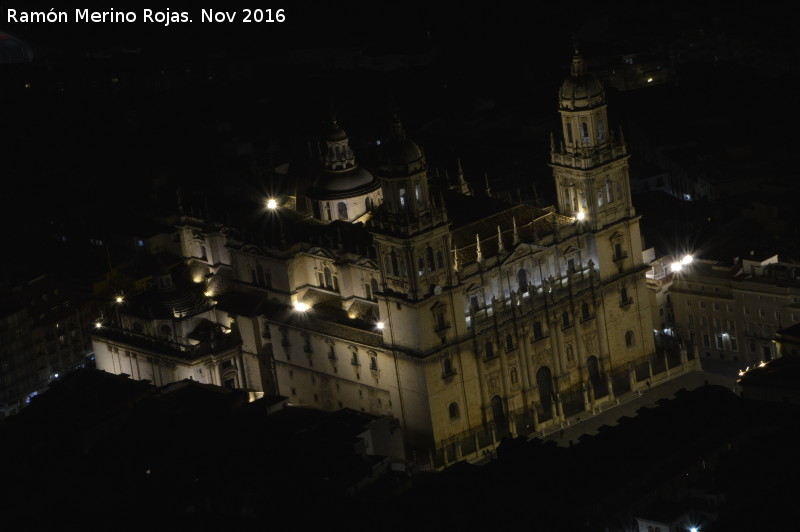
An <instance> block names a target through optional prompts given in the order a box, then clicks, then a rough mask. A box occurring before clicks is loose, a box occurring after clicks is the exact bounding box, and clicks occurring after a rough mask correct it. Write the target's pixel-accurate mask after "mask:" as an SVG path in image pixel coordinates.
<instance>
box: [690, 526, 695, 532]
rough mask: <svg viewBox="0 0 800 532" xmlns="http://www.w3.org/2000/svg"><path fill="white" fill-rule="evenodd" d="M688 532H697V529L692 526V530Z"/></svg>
mask: <svg viewBox="0 0 800 532" xmlns="http://www.w3.org/2000/svg"><path fill="white" fill-rule="evenodd" d="M689 532H697V527H696V526H693V527H692V528H690V529H689Z"/></svg>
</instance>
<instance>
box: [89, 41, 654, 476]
mask: <svg viewBox="0 0 800 532" xmlns="http://www.w3.org/2000/svg"><path fill="white" fill-rule="evenodd" d="M558 112H559V113H560V116H561V130H560V132H558V133H557V134H555V135H553V136H551V141H550V167H551V168H552V171H553V178H554V180H555V188H556V193H557V198H556V202H557V203H556V205H554V206H551V207H547V208H538V207H534V206H530V205H527V204H522V203H520V204H516V205H511V204H509V203H506V202H504V201H501V200H500V199H497V198H495V197H493V196H492V193H491V189H490V187H489V184H488V183H487V185H486V190H484V191H477V190H473V189H472V187H471V186H470V185H469V184H468V183H467V182H466V181H465V180H464V177H463V173H461V172H460V171H459V175H458V182H457V183H455V184H448V183H441V182H439V181H438V180H437V179H435V176H434V175H432V172H431V171H430V169H429V166H428V163H427V161H426V157H425V153H424V151H423V149H422V148H421V147H420V146H418V145H417V144H416V143H415V142H414V141H413V140H412V139H411V138H409V136H408V135H407V133H406V131H405V129H404V126H403V124H402V122H401V120H400V119H399V117H398V116H397V115H396V114H395V115H394V116H392V117H391V119H390V120H387V122H389V123H388V124H387V125H388V126H389V127H388V131H387V135H386V138H385V139H382V140H381V142H380V144H379V146H377V147H376V150H377V153H376V154H375V155H374V157H373V159H372V160H371V161H370V164H369V165H362V164H360V160H359V158H358V157H357V154H356V153H354V151H353V149H352V148H351V146H350V141H349V137H348V135H347V133H346V132H345V131H344V130H343V129H342V128H341V127H340V125H339V124H338V122H337V120H336V119H335V118H332V119H331V120H330V122H329V125H328V129H327V131H326V134H325V145H324V147H322V148H321V149H320V152H319V157H318V159H319V164H318V165H317V166H316V168H310V169H304V170H303V172H305V173H304V175H303V176H302V179H301V180H300V181H299V184H298V185H297V187H296V189H295V192H293V193H291V194H284V195H276V197H265V198H263V201H262V202H261V204H260V205H259V208H258V212H255V213H247V214H246V215H245V214H242V221H241V223H231V222H229V221H220V220H213V219H210V217H208V216H205V217H204V216H199V215H197V214H194V213H187V212H184V211H183V209H181V212H180V215H179V216H178V218H177V219H178V223H177V232H178V235H179V243H180V250H179V253H180V255H181V256H182V260H181V261H179V264H176V265H172V267H168V266H169V265H162V266H163V267H162V269H161V271H160V272H159V273H158V275H156V276H155V277H154V283H153V286H152V287H151V288H150V289H148V290H146V291H144V292H142V293H140V294H137V295H135V296H132V297H126V298H125V300H124V301H123V300H122V298H120V299H119V300H118V301H117V302H116V303H115V304H114V307H113V309H111V310H110V311H109V312H108V313H107V314H106V315H105V316H104V317H103V319H102V320H100V321H98V323H97V327H96V328H95V334H94V337H93V342H94V348H95V355H96V360H97V365H98V368H100V369H104V370H107V371H110V372H114V373H126V374H128V375H130V376H131V377H132V378H136V379H147V380H150V381H151V382H153V383H154V384H156V385H163V384H167V383H169V382H174V381H176V380H181V379H185V378H191V379H194V380H199V381H201V382H206V383H211V384H217V385H220V386H228V387H234V388H243V389H247V390H249V391H250V392H251V395H252V396H253V397H254V398H255V397H259V396H262V395H264V394H277V395H282V396H286V397H288V398H289V401H290V403H291V404H294V405H304V406H308V407H314V408H320V409H325V410H337V409H340V408H343V407H349V408H353V409H356V410H359V411H364V412H368V413H372V414H377V415H385V416H391V417H393V418H395V419H396V420H397V421H398V424H399V426H400V427H401V429H402V430H403V434H404V437H405V440H406V442H407V447H408V451H409V457H412V456H413V457H416V458H415V459H416V460H417V461H418V462H420V463H430V464H432V465H433V466H442V465H445V464H448V463H451V462H453V461H455V460H458V459H470V458H475V457H479V456H481V455H482V453H484V452H485V451H486V450H491V449H493V448H494V447H495V446H496V445H497V443H498V442H499V441H500V440H501V439H502V438H504V437H507V436H516V435H528V434H531V433H533V432H535V431H538V430H542V429H543V428H546V427H553V426H558V425H559V424H561V423H562V422H564V421H565V420H567V419H568V418H570V417H572V416H574V415H576V414H578V413H581V412H584V411H589V410H595V409H596V408H600V407H601V405H602V404H604V403H607V402H610V401H614V399H615V397H616V396H617V395H619V394H622V393H625V392H629V391H632V390H636V389H638V388H640V387H642V386H644V385H645V383H647V384H649V383H650V380H652V378H653V367H652V360H653V359H654V355H655V352H656V348H655V344H654V337H653V323H652V319H653V318H652V316H651V303H650V301H651V294H650V293H649V292H648V288H647V285H646V282H645V272H646V270H647V269H648V267H647V266H646V265H645V264H643V262H642V241H641V236H640V231H639V216H638V215H637V214H636V211H635V209H634V206H633V204H632V203H631V193H630V183H629V176H628V171H629V166H628V165H629V162H628V160H629V157H630V155H629V153H628V149H627V146H626V143H625V140H624V138H623V136H622V133H621V130H618V132H617V133H615V132H614V130H613V129H612V127H611V125H610V124H609V122H608V117H607V109H606V95H605V91H604V89H603V86H602V84H601V83H600V82H599V81H598V80H597V78H596V77H595V76H594V75H592V74H591V73H589V72H587V71H586V68H585V66H584V61H583V58H582V56H581V55H580V53H578V52H577V51H576V52H575V54H574V56H573V58H572V64H571V72H570V75H569V76H568V77H567V79H566V80H565V81H564V82H563V84H562V85H561V88H560V89H559V92H558ZM459 170H460V168H459ZM664 363H665V364H667V362H664ZM667 367H669V366H668V364H667ZM667 374H669V371H668V370H667Z"/></svg>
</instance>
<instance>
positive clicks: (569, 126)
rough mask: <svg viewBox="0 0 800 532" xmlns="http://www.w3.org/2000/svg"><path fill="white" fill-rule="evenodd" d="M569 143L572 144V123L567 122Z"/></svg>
mask: <svg viewBox="0 0 800 532" xmlns="http://www.w3.org/2000/svg"><path fill="white" fill-rule="evenodd" d="M567 143H568V144H570V145H572V124H570V123H569V122H567Z"/></svg>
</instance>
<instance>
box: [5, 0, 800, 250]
mask: <svg viewBox="0 0 800 532" xmlns="http://www.w3.org/2000/svg"><path fill="white" fill-rule="evenodd" d="M6 7H16V8H17V9H23V6H21V5H19V6H9V5H7V6H6ZM6 7H4V8H2V12H0V17H2V18H0V31H6V32H8V33H10V34H12V35H15V36H17V37H19V38H21V39H23V40H24V41H25V42H27V43H28V44H29V45H30V46H31V47H32V49H33V51H34V57H35V59H34V62H33V63H32V64H29V65H2V66H0V69H2V70H3V75H1V76H0V101H2V102H3V103H4V107H5V109H4V110H3V123H4V127H3V128H2V129H1V130H0V156H1V157H2V160H3V161H4V174H5V175H4V178H3V185H4V187H5V191H4V194H2V198H3V199H0V203H2V206H3V208H2V209H0V210H1V211H2V218H1V219H0V222H2V223H3V224H4V225H9V224H19V225H20V226H21V227H23V228H24V229H23V230H20V231H17V232H16V235H17V236H19V237H21V239H23V240H24V239H26V238H28V237H29V236H31V235H34V236H38V235H39V234H41V232H42V231H43V230H44V231H45V232H46V229H47V228H49V227H50V226H51V225H53V224H50V222H53V221H54V222H56V224H58V223H70V222H74V221H76V220H79V221H80V223H82V224H83V225H84V226H85V225H86V224H89V225H91V224H98V223H100V224H101V225H103V224H104V223H105V220H104V218H105V217H107V216H113V214H101V213H100V212H99V211H94V210H93V209H95V207H96V206H97V205H101V206H103V205H104V206H108V205H111V204H113V205H116V204H119V205H123V204H125V203H131V204H133V205H134V206H137V205H139V206H141V205H146V204H147V203H148V202H149V201H151V200H152V198H151V197H150V195H149V191H150V189H151V187H152V185H153V183H159V182H161V183H163V182H168V183H172V181H170V180H173V181H175V182H177V183H184V184H186V183H187V182H188V183H202V182H219V181H220V180H223V179H227V178H228V177H229V176H230V174H231V171H230V162H229V161H228V159H226V156H225V153H224V152H225V149H226V148H225V146H227V144H226V143H231V142H235V141H238V140H239V139H246V140H253V142H254V146H255V148H256V149H259V146H261V147H263V146H264V145H266V144H268V143H269V142H273V141H274V142H277V143H279V144H281V149H282V150H283V155H282V156H281V157H285V153H286V152H287V151H291V148H292V145H304V144H305V139H306V138H307V137H308V136H309V133H311V134H313V131H314V128H315V127H316V126H317V125H318V122H319V120H320V117H321V116H322V115H324V110H325V109H326V106H330V105H331V104H332V103H333V104H334V105H335V106H336V107H337V109H338V110H340V111H341V114H342V115H343V116H344V118H343V121H344V122H345V127H346V128H347V129H348V130H349V131H350V132H351V134H356V135H358V134H361V135H366V136H369V135H373V134H376V131H375V127H376V126H375V122H376V120H377V118H379V117H380V116H381V115H380V113H382V112H383V111H384V110H385V109H386V108H387V107H388V104H387V102H389V101H390V100H394V101H397V102H398V104H399V106H400V108H401V110H403V111H404V112H405V114H406V119H407V123H408V125H409V127H410V129H411V130H412V131H414V132H415V133H416V138H417V140H419V141H420V142H421V143H422V144H423V145H424V146H425V148H426V150H427V152H428V154H429V158H433V159H436V158H437V150H438V155H439V156H440V157H439V158H440V159H441V160H445V161H448V160H449V159H454V158H455V156H456V155H459V154H464V153H467V154H469V155H468V156H467V158H468V159H469V157H472V158H473V161H469V160H468V161H467V162H468V163H469V162H471V163H472V164H473V167H475V168H485V167H488V168H489V169H490V170H491V169H492V167H491V165H495V166H497V167H498V168H496V169H494V171H495V174H496V175H499V174H501V173H502V172H506V171H509V170H507V169H506V168H505V167H503V166H502V164H501V163H502V160H504V159H507V158H509V157H516V156H517V155H518V154H520V153H522V152H525V153H523V154H522V157H523V158H527V160H529V161H531V164H533V165H535V169H534V170H533V172H534V173H537V172H538V173H542V175H544V174H543V172H545V171H546V167H545V163H546V143H543V142H539V140H538V139H531V138H529V137H525V135H523V134H521V133H520V134H519V135H517V134H516V133H514V131H512V132H511V133H510V136H509V137H508V138H503V139H501V141H502V143H508V141H509V140H510V141H511V144H509V145H508V150H507V151H505V152H504V151H503V150H502V148H501V147H498V146H474V145H463V144H462V145H456V144H457V143H456V142H453V146H451V147H447V146H446V144H447V142H449V139H448V138H446V137H445V136H444V135H440V136H441V137H442V138H437V137H436V132H435V130H434V129H431V128H428V129H427V130H426V128H425V127H424V126H426V125H429V123H430V122H433V121H436V120H439V121H445V122H446V121H447V120H449V119H451V118H452V117H454V116H461V115H463V110H464V109H465V108H468V107H469V105H471V102H474V101H475V100H476V99H481V98H485V99H488V100H491V101H493V102H495V103H496V104H497V109H499V110H500V111H501V112H505V113H506V114H507V115H508V114H517V115H519V116H518V118H517V120H518V122H519V124H521V125H520V126H519V127H520V128H522V127H523V126H524V125H525V124H533V123H535V122H536V121H537V120H538V121H539V123H541V120H547V119H548V117H549V118H555V117H556V114H555V105H554V104H555V92H556V90H557V86H558V83H559V81H560V79H561V78H562V77H563V75H564V74H565V72H566V68H565V67H566V65H567V63H568V60H569V55H570V52H569V50H570V45H571V40H572V39H571V35H572V34H573V33H574V34H577V35H578V36H580V37H583V38H584V39H585V40H586V41H588V43H589V44H588V45H587V46H586V47H585V50H586V52H587V55H591V54H592V47H593V46H596V44H595V43H596V42H599V41H603V40H605V41H606V43H609V42H620V41H625V42H636V41H637V40H638V41H647V40H648V39H652V40H653V41H657V40H668V39H670V38H672V37H674V35H675V34H677V33H679V32H680V31H681V30H682V28H683V27H685V26H687V25H688V26H690V27H704V28H715V29H716V30H721V31H724V32H726V33H727V34H729V35H741V36H744V37H745V38H747V39H751V40H753V41H754V42H759V43H766V45H768V46H772V47H776V48H784V49H786V48H788V49H794V48H795V47H796V43H795V39H794V37H793V35H794V34H793V32H792V31H790V28H789V27H787V26H789V25H790V23H791V21H790V19H789V17H785V16H782V14H781V13H780V12H779V11H774V10H773V11H770V10H761V11H759V9H760V8H759V7H758V6H745V7H744V8H737V10H735V11H733V10H731V9H729V8H728V7H727V5H726V4H723V3H721V2H705V3H700V4H697V3H694V2H669V3H666V2H664V3H657V4H643V3H641V2H616V3H614V6H613V10H608V9H606V7H607V6H599V5H596V4H589V6H588V7H587V6H583V5H581V4H580V3H577V4H576V3H536V4H533V3H531V4H530V5H529V6H526V8H525V9H523V8H522V7H520V4H518V3H517V4H512V3H510V2H509V3H493V4H486V5H484V6H481V7H480V8H467V7H466V5H462V6H461V7H456V6H452V5H442V4H440V3H434V2H428V3H425V2H345V1H335V2H321V1H316V2H291V3H290V4H289V5H286V6H283V7H285V8H286V16H287V22H285V23H283V24H241V23H240V24H201V23H200V22H199V18H200V13H199V8H193V9H190V10H189V11H190V13H191V16H192V17H193V18H194V19H195V22H193V23H191V24H183V25H174V24H173V25H171V26H170V27H163V26H160V25H145V24H75V23H72V24H65V25H52V24H39V25H35V24H14V23H7V22H6V21H5V9H6ZM243 7H246V5H242V6H233V7H232V6H229V5H224V6H223V4H220V5H219V6H217V7H216V8H217V9H224V10H229V11H232V10H237V9H241V8H243ZM270 7H273V8H279V7H282V6H280V5H277V4H276V5H272V6H270ZM717 7H721V8H723V9H717ZM24 8H25V9H31V8H30V7H29V6H27V5H26V6H24ZM48 8H49V6H48ZM59 9H65V10H68V11H69V12H70V13H72V11H73V9H74V8H70V9H67V8H63V7H60V8H59ZM115 9H116V10H117V11H119V10H121V8H119V7H117V8H115ZM134 10H135V11H136V12H138V13H140V12H141V8H139V7H137V8H134ZM171 10H172V11H179V10H180V9H179V8H176V7H172V8H171ZM240 16H241V14H240ZM429 46H433V47H435V48H436V49H437V50H438V53H439V55H438V57H437V59H436V61H435V63H434V64H433V66H431V67H428V68H424V69H418V70H413V69H412V70H403V71H398V72H390V73H380V72H364V71H353V70H342V71H336V72H331V71H319V70H313V69H312V70H308V69H304V67H297V66H287V65H286V64H285V62H283V61H281V59H282V58H284V57H286V54H288V53H295V54H297V53H298V51H303V50H315V52H314V53H315V54H316V55H317V56H325V55H326V51H327V50H333V49H336V48H342V47H344V48H346V47H356V48H358V49H360V50H362V51H364V52H365V53H370V52H372V51H375V50H378V51H381V52H384V53H386V52H392V51H406V50H416V49H425V48H426V47H429ZM131 50H136V51H137V53H130V52H131ZM248 68H251V70H252V71H251V72H250V73H249V74H248V75H247V76H244V77H242V76H240V75H238V72H240V71H247V70H248ZM161 71H163V72H166V77H167V78H168V79H171V80H175V81H174V82H171V85H170V87H169V89H168V90H163V89H162V88H157V89H153V87H152V86H150V85H148V83H150V81H152V80H153V79H154V78H157V77H158V75H159V74H158V73H159V72H161ZM114 77H120V79H122V83H120V85H118V86H116V85H115V86H112V85H111V84H110V81H109V80H110V79H112V78H114ZM29 82H30V83H31V84H32V87H31V88H30V89H24V88H23V85H24V84H25V83H29ZM736 90H740V89H739V88H737V89H736ZM735 92H736V91H732V93H735ZM703 97H707V98H713V97H715V96H714V95H708V94H706V95H703ZM753 101H755V100H750V103H751V105H749V106H748V108H749V109H751V111H752V112H754V113H760V111H759V108H758V106H757V105H753V104H752V102H753ZM376 117H377V118H376ZM542 117H545V118H542ZM612 118H613V117H612ZM226 124H227V125H226ZM221 125H224V128H229V129H227V130H226V131H227V133H225V134H221V133H220V131H219V130H220V127H221ZM224 128H223V129H224ZM520 131H522V129H520ZM501 141H500V140H499V141H498V144H500V143H501ZM258 142H261V144H258ZM437 142H438V143H439V144H441V145H442V146H445V147H444V148H442V147H441V146H437ZM525 142H529V145H526V144H525ZM448 158H449V159H448ZM278 159H280V160H277V161H276V162H277V163H278V164H279V163H280V162H283V161H284V160H285V159H281V158H280V157H279V158H278ZM501 177H502V176H501ZM165 180H166V181H165ZM170 187H171V185H170V186H169V187H164V188H170ZM172 189H173V190H174V187H173V188H172ZM87 212H91V213H94V212H97V216H91V215H89V216H87V215H86V213H87ZM47 218H49V220H47ZM64 221H66V222H64ZM20 222H21V223H20Z"/></svg>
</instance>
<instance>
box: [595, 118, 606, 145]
mask: <svg viewBox="0 0 800 532" xmlns="http://www.w3.org/2000/svg"><path fill="white" fill-rule="evenodd" d="M605 136H606V130H605V126H604V125H603V121H602V120H598V121H597V138H598V140H603V139H604V138H605Z"/></svg>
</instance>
